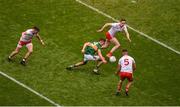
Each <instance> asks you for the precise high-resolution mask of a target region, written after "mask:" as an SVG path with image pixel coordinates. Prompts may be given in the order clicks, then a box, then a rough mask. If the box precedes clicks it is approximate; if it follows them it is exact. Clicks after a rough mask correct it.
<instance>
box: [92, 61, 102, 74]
mask: <svg viewBox="0 0 180 107" xmlns="http://www.w3.org/2000/svg"><path fill="white" fill-rule="evenodd" d="M102 64H103V62H102V61H101V60H99V61H97V65H96V67H95V69H94V70H93V72H94V73H96V74H99V72H98V71H99V67H100V66H101V65H102Z"/></svg>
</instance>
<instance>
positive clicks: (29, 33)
mask: <svg viewBox="0 0 180 107" xmlns="http://www.w3.org/2000/svg"><path fill="white" fill-rule="evenodd" d="M39 31H40V29H39V28H38V27H33V28H31V29H28V30H26V31H25V32H22V36H21V38H20V40H19V42H18V45H17V47H16V49H15V50H14V51H13V52H12V53H11V54H10V56H9V57H8V60H9V61H12V59H13V57H14V56H15V55H17V54H18V53H19V51H20V49H21V48H22V47H23V46H24V45H25V46H26V47H27V49H28V52H27V53H26V54H25V56H24V58H23V59H22V61H21V64H22V65H26V61H27V59H28V58H29V56H30V55H31V54H32V52H33V44H32V38H33V37H34V36H35V37H37V38H38V40H39V41H40V42H41V44H42V45H45V44H44V42H43V40H42V39H41V37H40V35H39Z"/></svg>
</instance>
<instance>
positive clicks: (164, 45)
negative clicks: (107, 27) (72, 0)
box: [76, 0, 180, 55]
mask: <svg viewBox="0 0 180 107" xmlns="http://www.w3.org/2000/svg"><path fill="white" fill-rule="evenodd" d="M76 2H78V3H80V4H82V5H84V6H86V7H88V8H90V9H92V10H94V11H96V12H97V13H99V14H101V15H103V16H105V17H107V18H109V19H112V20H113V21H116V22H118V20H117V19H115V18H113V17H112V16H110V15H108V14H106V13H104V12H102V11H100V10H98V9H97V8H95V7H93V6H91V5H88V4H86V3H84V2H82V1H81V0H76ZM128 28H129V29H131V30H133V31H134V32H136V33H139V34H140V35H142V36H144V37H146V38H148V39H150V40H152V41H153V42H155V43H157V44H159V45H161V46H163V47H165V48H167V49H169V50H171V51H173V52H175V53H177V54H179V55H180V52H179V51H178V50H176V49H173V48H172V47H170V46H168V45H166V44H164V43H162V42H160V41H158V40H157V39H154V38H152V37H151V36H149V35H147V34H145V33H143V32H141V31H139V30H136V29H134V28H133V27H131V26H129V25H128Z"/></svg>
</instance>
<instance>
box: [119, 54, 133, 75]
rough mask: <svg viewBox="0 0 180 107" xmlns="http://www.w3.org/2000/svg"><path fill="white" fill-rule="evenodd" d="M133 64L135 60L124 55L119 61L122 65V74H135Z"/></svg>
mask: <svg viewBox="0 0 180 107" xmlns="http://www.w3.org/2000/svg"><path fill="white" fill-rule="evenodd" d="M133 63H135V60H134V59H133V58H132V57H131V56H129V55H124V56H122V57H121V58H120V59H119V63H118V64H119V65H121V72H128V73H133Z"/></svg>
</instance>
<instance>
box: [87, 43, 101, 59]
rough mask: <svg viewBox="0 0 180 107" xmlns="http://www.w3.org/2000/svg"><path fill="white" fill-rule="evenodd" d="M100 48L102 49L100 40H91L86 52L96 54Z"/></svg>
mask: <svg viewBox="0 0 180 107" xmlns="http://www.w3.org/2000/svg"><path fill="white" fill-rule="evenodd" d="M99 49H100V50H101V44H100V43H99V42H90V46H87V47H86V48H85V54H88V55H93V56H94V55H95V54H96V52H97V51H98V50H99Z"/></svg>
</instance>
